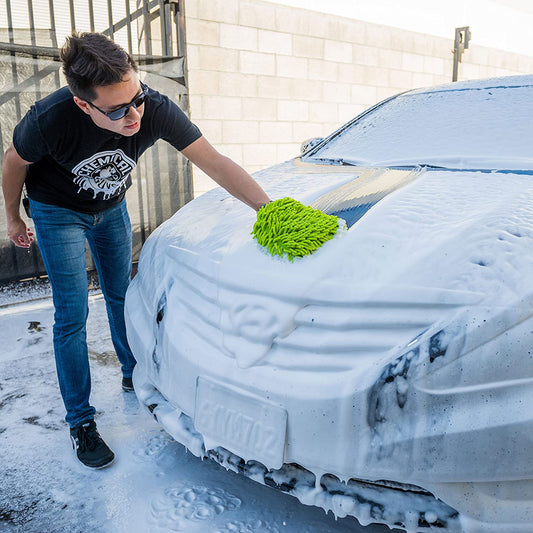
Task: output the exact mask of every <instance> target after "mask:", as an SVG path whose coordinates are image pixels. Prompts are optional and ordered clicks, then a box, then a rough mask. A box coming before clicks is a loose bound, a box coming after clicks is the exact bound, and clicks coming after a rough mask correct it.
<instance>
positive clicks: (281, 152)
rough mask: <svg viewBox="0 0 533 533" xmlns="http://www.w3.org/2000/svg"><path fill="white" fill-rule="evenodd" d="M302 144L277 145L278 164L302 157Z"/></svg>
mask: <svg viewBox="0 0 533 533" xmlns="http://www.w3.org/2000/svg"><path fill="white" fill-rule="evenodd" d="M300 144H301V143H297V142H292V143H290V142H287V143H283V144H277V145H276V163H282V162H283V161H289V160H290V159H294V158H295V157H298V156H299V155H300Z"/></svg>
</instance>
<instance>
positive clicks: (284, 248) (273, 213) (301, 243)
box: [252, 198, 339, 261]
mask: <svg viewBox="0 0 533 533" xmlns="http://www.w3.org/2000/svg"><path fill="white" fill-rule="evenodd" d="M338 229H339V219H338V218H337V217H336V216H333V215H326V214H324V213H322V211H319V210H318V209H314V208H312V207H309V206H306V205H303V204H302V203H300V202H298V201H297V200H294V199H292V198H281V199H279V200H275V201H273V202H270V203H268V204H266V205H264V206H263V207H261V209H259V211H258V212H257V221H256V222H255V224H254V228H253V231H252V235H253V236H254V238H255V239H256V240H257V242H258V243H259V244H260V245H261V246H264V247H266V249H267V251H268V252H269V253H270V254H271V255H279V256H281V257H283V255H286V256H287V258H288V259H289V261H292V260H293V259H294V258H295V257H303V256H304V255H308V254H311V253H313V252H314V251H315V250H317V249H318V248H320V247H321V246H322V245H323V244H324V243H325V242H326V241H329V240H330V239H332V238H333V237H334V236H335V234H336V233H337V230H338Z"/></svg>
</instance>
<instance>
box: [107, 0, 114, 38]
mask: <svg viewBox="0 0 533 533" xmlns="http://www.w3.org/2000/svg"><path fill="white" fill-rule="evenodd" d="M107 20H108V22H109V31H110V33H109V34H108V35H109V37H111V39H113V37H114V35H115V31H114V28H113V6H112V2H111V0H107Z"/></svg>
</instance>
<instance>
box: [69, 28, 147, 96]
mask: <svg viewBox="0 0 533 533" xmlns="http://www.w3.org/2000/svg"><path fill="white" fill-rule="evenodd" d="M59 58H60V59H61V62H62V63H63V73H64V74H65V76H66V78H67V83H68V86H69V88H70V91H71V92H72V94H74V95H75V96H77V97H78V98H81V99H83V100H86V101H88V102H92V101H93V100H94V99H95V98H96V97H97V94H96V92H95V91H94V88H95V87H104V86H106V85H113V84H114V83H119V82H121V81H122V79H123V78H124V76H125V75H126V74H127V73H128V72H130V71H131V70H132V69H133V70H134V71H135V72H137V64H136V63H135V61H134V60H133V58H132V57H131V56H130V55H129V54H128V53H127V52H126V51H125V50H124V49H123V48H121V47H120V46H119V45H118V44H116V43H114V42H113V41H112V40H111V39H109V38H108V37H106V36H105V35H102V34H101V33H80V34H78V33H73V34H72V35H70V36H69V37H67V40H66V42H65V44H64V45H63V47H62V48H61V50H60V51H59Z"/></svg>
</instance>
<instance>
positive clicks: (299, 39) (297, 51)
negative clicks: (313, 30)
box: [292, 35, 324, 59]
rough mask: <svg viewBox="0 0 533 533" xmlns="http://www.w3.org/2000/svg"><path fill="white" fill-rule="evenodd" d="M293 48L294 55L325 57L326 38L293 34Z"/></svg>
mask: <svg viewBox="0 0 533 533" xmlns="http://www.w3.org/2000/svg"><path fill="white" fill-rule="evenodd" d="M292 48H293V53H294V55H295V56H297V57H312V58H316V59H324V39H318V38H317V37H308V36H304V35H293V37H292Z"/></svg>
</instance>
